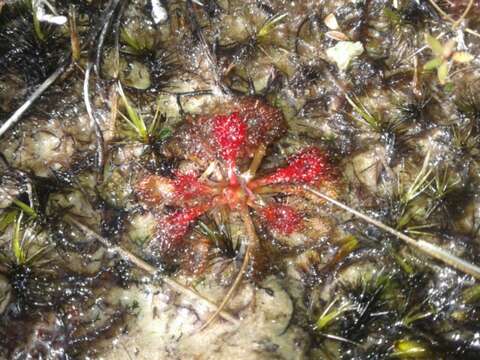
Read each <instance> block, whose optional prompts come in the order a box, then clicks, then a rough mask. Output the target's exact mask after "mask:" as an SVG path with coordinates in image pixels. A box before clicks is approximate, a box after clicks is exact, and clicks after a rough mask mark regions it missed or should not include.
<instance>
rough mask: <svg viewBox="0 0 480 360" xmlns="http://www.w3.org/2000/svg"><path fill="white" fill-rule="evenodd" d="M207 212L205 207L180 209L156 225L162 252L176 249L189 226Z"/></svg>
mask: <svg viewBox="0 0 480 360" xmlns="http://www.w3.org/2000/svg"><path fill="white" fill-rule="evenodd" d="M207 210H208V207H207V206H197V207H192V208H186V209H180V210H177V211H175V212H174V213H172V214H170V215H167V216H165V217H163V218H162V219H161V220H160V221H159V223H158V225H157V228H158V239H159V240H160V242H161V243H162V244H161V247H162V249H163V250H164V251H168V250H171V249H175V248H178V247H179V246H180V245H181V244H182V240H183V239H184V237H185V235H186V234H187V232H188V230H189V228H190V226H191V225H192V224H193V223H194V222H195V220H197V219H198V218H199V217H200V216H201V215H202V214H204V213H205V212H206V211H207Z"/></svg>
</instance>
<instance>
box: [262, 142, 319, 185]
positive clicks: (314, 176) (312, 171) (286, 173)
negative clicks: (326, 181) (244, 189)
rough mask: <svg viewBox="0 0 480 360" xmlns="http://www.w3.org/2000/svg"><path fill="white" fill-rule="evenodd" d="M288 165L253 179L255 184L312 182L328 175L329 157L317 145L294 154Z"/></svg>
mask: <svg viewBox="0 0 480 360" xmlns="http://www.w3.org/2000/svg"><path fill="white" fill-rule="evenodd" d="M288 163H289V164H288V166H286V167H284V168H280V169H278V170H277V171H275V172H274V173H273V174H271V175H269V176H267V177H265V178H262V179H258V180H256V181H253V185H254V186H262V185H270V184H279V183H291V184H312V183H315V182H317V181H318V180H321V179H322V178H324V177H325V176H326V175H327V171H328V161H327V157H326V156H325V155H324V154H323V153H322V152H321V151H320V150H319V149H318V148H316V147H309V148H306V149H304V150H302V151H301V152H299V153H298V154H296V155H294V156H293V157H292V158H291V159H290V160H289V161H288Z"/></svg>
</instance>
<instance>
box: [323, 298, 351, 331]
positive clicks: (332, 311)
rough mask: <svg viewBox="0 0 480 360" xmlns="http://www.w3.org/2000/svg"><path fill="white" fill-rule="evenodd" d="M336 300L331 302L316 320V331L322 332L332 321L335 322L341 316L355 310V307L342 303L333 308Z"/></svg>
mask: <svg viewBox="0 0 480 360" xmlns="http://www.w3.org/2000/svg"><path fill="white" fill-rule="evenodd" d="M337 300H338V299H335V300H333V301H332V302H331V303H330V304H329V305H328V306H327V307H326V309H325V310H324V311H323V313H322V315H320V317H319V318H318V320H317V322H316V329H317V330H323V329H325V328H326V327H328V326H329V325H331V324H332V323H333V322H334V321H336V320H337V319H338V318H339V317H340V316H341V315H342V314H344V313H346V312H348V311H352V310H355V307H354V306H353V305H352V304H350V303H348V302H344V303H342V304H340V305H339V306H338V307H336V308H334V305H335V304H336V302H337Z"/></svg>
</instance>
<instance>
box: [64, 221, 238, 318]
mask: <svg viewBox="0 0 480 360" xmlns="http://www.w3.org/2000/svg"><path fill="white" fill-rule="evenodd" d="M64 219H65V221H66V222H68V223H69V224H71V225H74V226H76V227H77V228H79V229H80V230H82V231H83V232H84V233H85V234H86V235H88V236H91V237H92V238H94V239H95V240H97V241H98V242H100V243H101V244H102V245H103V246H104V247H105V248H106V249H108V251H111V252H114V253H116V254H118V255H119V256H120V257H122V258H123V259H125V260H126V261H129V262H131V263H132V264H134V265H135V266H137V267H138V268H140V269H142V270H143V271H145V272H146V273H148V274H149V275H152V276H157V275H158V271H157V269H156V268H155V267H153V266H152V265H150V264H149V263H147V262H146V261H144V260H142V259H140V258H139V257H137V256H135V255H134V254H132V253H131V252H129V251H128V250H125V249H124V248H122V247H120V246H117V245H114V244H112V243H111V242H110V241H108V240H107V239H105V238H104V237H102V236H100V235H99V234H97V233H96V232H95V231H93V230H91V229H90V228H89V227H87V226H86V225H84V224H82V223H81V222H79V221H78V220H76V219H74V218H73V217H71V216H70V215H66V216H65V217H64ZM162 281H163V282H164V283H165V284H167V285H168V286H170V287H171V288H172V289H173V290H175V291H177V292H179V293H182V294H185V295H187V296H190V297H192V298H196V299H198V300H201V301H202V302H203V303H205V304H206V305H207V306H208V307H209V308H210V309H211V310H215V311H218V306H217V305H215V303H214V302H213V301H211V300H209V299H207V298H206V297H204V296H203V295H201V294H199V293H198V292H196V291H195V290H193V289H191V288H189V287H187V286H185V285H183V284H181V283H179V282H178V281H175V280H173V279H170V278H167V277H164V278H162ZM218 315H220V316H221V317H222V318H224V319H225V320H228V321H230V322H231V323H233V324H235V325H237V324H238V323H239V322H238V320H237V319H236V318H235V317H234V316H232V315H230V314H229V313H227V312H225V311H219V312H218Z"/></svg>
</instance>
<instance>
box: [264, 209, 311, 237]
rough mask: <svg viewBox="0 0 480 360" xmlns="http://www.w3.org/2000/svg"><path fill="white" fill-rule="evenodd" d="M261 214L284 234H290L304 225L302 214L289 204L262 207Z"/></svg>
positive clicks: (268, 222) (272, 226)
mask: <svg viewBox="0 0 480 360" xmlns="http://www.w3.org/2000/svg"><path fill="white" fill-rule="evenodd" d="M261 216H262V217H263V218H264V219H265V222H266V223H267V224H268V226H269V227H270V228H272V229H273V230H275V231H278V232H279V233H280V234H283V235H290V234H291V233H293V232H295V231H298V230H300V229H301V228H302V225H303V222H302V217H301V216H300V214H299V213H298V212H297V211H296V210H295V209H294V208H292V207H290V206H287V205H268V206H267V207H265V208H263V209H262V212H261Z"/></svg>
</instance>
